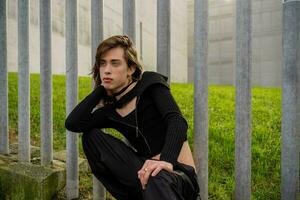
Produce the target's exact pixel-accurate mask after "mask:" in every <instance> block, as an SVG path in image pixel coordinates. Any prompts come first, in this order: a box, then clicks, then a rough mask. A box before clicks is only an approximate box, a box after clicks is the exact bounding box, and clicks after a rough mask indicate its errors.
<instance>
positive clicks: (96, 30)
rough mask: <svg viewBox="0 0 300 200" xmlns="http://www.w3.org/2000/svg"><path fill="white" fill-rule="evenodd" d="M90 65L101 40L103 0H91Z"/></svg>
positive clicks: (93, 61)
mask: <svg viewBox="0 0 300 200" xmlns="http://www.w3.org/2000/svg"><path fill="white" fill-rule="evenodd" d="M91 35H92V45H91V46H92V65H93V64H94V63H95V55H96V50H97V47H98V45H99V43H100V42H101V41H102V40H103V0H92V1H91Z"/></svg>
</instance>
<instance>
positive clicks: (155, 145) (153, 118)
mask: <svg viewBox="0 0 300 200" xmlns="http://www.w3.org/2000/svg"><path fill="white" fill-rule="evenodd" d="M166 80H167V78H166V77H164V76H162V75H160V74H158V73H156V72H144V73H143V75H142V78H141V80H139V81H138V82H137V84H136V86H135V87H134V88H133V89H132V90H131V91H130V92H128V93H127V94H125V95H124V96H123V97H122V98H121V99H120V100H119V101H117V102H116V103H115V104H112V105H106V106H104V107H101V108H99V109H97V110H95V111H94V112H92V111H93V109H94V108H95V106H96V105H97V104H98V103H99V101H100V100H101V99H102V98H106V97H107V95H106V91H105V89H104V88H103V86H99V87H97V88H96V89H95V90H94V91H93V92H92V93H91V94H89V95H88V96H87V97H86V98H85V99H84V100H82V101H81V102H80V103H79V104H78V105H77V106H76V107H75V108H74V110H73V111H72V112H71V113H70V114H69V116H68V117H67V119H66V122H65V126H66V128H67V129H68V130H70V131H73V132H84V134H87V133H88V131H89V130H90V129H93V128H115V129H116V130H118V131H119V132H120V133H121V134H123V135H124V136H125V137H126V138H127V140H128V141H129V142H130V144H131V145H132V146H133V147H134V148H135V149H136V151H137V154H138V155H140V156H144V157H145V158H151V157H152V156H154V155H157V154H159V153H161V157H160V159H161V160H164V161H167V162H170V163H172V164H175V162H176V161H177V158H178V155H179V153H180V150H181V147H182V144H183V142H184V141H186V139H187V136H186V132H187V122H186V120H185V119H184V118H183V116H182V114H181V112H180V110H179V108H178V106H177V104H176V102H175V100H174V98H173V96H172V95H171V93H170V89H169V86H168V84H167V82H166ZM135 96H136V97H137V101H136V109H135V110H134V111H133V112H131V113H129V114H128V115H126V116H124V117H122V116H120V115H119V114H118V113H117V112H116V110H115V109H116V106H118V107H122V105H123V104H124V103H126V102H128V101H130V100H131V99H132V98H134V97H135Z"/></svg>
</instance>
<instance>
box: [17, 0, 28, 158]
mask: <svg viewBox="0 0 300 200" xmlns="http://www.w3.org/2000/svg"><path fill="white" fill-rule="evenodd" d="M29 8H30V7H29V0H19V1H18V52H19V53H18V59H19V65H18V74H19V75H18V159H19V161H21V162H29V161H30V77H29V76H30V74H29Z"/></svg>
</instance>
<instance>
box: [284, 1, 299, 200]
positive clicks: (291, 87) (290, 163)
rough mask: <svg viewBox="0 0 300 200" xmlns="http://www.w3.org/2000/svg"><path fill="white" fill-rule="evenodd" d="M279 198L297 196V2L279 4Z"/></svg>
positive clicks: (290, 198)
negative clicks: (280, 92)
mask: <svg viewBox="0 0 300 200" xmlns="http://www.w3.org/2000/svg"><path fill="white" fill-rule="evenodd" d="M282 33H283V35H282V36H283V78H282V126H281V127H282V129H281V132H282V136H281V142H282V143H281V145H282V146H281V199H283V200H285V199H288V200H296V199H299V198H300V194H299V155H300V154H299V151H300V149H299V143H300V139H299V138H300V127H299V126H300V125H299V120H300V118H299V116H300V96H299V94H300V93H299V92H300V85H299V84H300V81H299V78H300V1H299V0H293V1H285V2H284V3H283V32H282Z"/></svg>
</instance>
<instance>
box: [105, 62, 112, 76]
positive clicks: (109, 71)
mask: <svg viewBox="0 0 300 200" xmlns="http://www.w3.org/2000/svg"><path fill="white" fill-rule="evenodd" d="M104 73H105V74H110V73H111V65H110V64H107V65H106V66H105V68H104Z"/></svg>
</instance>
